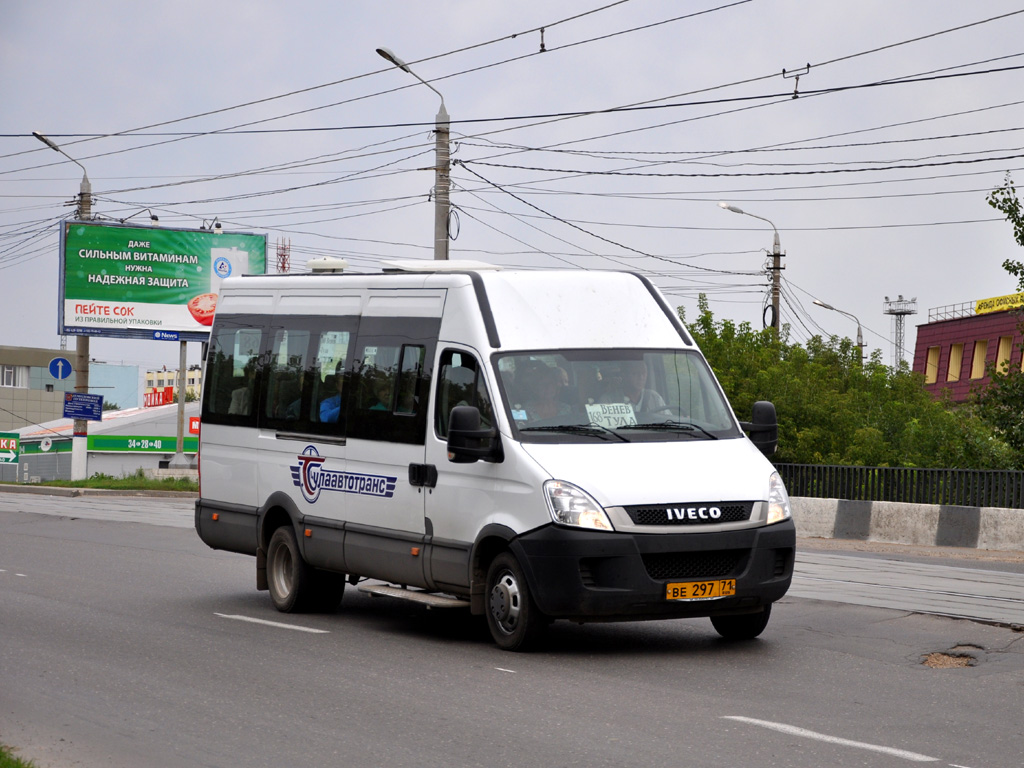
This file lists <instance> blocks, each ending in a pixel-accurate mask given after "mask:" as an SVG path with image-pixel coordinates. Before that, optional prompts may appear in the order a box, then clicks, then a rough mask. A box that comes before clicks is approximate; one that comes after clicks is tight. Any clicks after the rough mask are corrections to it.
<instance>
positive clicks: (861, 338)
mask: <svg viewBox="0 0 1024 768" xmlns="http://www.w3.org/2000/svg"><path fill="white" fill-rule="evenodd" d="M814 303H815V304H817V305H818V306H819V307H823V308H825V309H831V310H832V311H833V312H838V313H839V314H840V315H846V316H847V317H849V318H852V319H853V322H855V323H856V324H857V348H858V349H859V350H860V364H861V365H864V333H863V331H861V327H860V320H858V319H857V317H856V315H853V314H851V313H850V312H844V311H843V310H841V309H839V308H838V307H833V306H832V305H831V304H826V303H825V302H824V301H819V300H818V299H815V300H814Z"/></svg>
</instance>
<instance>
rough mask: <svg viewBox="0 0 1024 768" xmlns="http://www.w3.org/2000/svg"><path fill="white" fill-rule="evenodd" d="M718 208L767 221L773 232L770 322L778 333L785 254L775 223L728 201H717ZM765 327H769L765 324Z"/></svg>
mask: <svg viewBox="0 0 1024 768" xmlns="http://www.w3.org/2000/svg"><path fill="white" fill-rule="evenodd" d="M718 207H719V208H724V209H725V210H727V211H731V212H732V213H742V214H743V215H744V216H751V217H753V218H755V219H760V220H761V221H767V222H768V225H769V226H770V227H771V228H772V232H774V233H775V239H774V240H773V242H772V265H771V267H769V269H771V271H772V322H771V327H772V328H774V329H775V334H776V335H778V333H779V294H780V292H781V290H780V289H781V284H782V270H783V269H785V267H783V266H782V257H783V256H784V255H785V254H784V253H783V252H782V247H781V245H780V244H779V230H777V229H776V228H775V225H774V224H772V223H771V221H769V220H768V219H766V218H765V217H764V216H758V215H757V214H756V213H748V212H747V211H744V210H743V209H742V208H737V207H736V206H735V205H729V203H719V204H718ZM765 327H766V328H767V327H769V326H768V324H767V323H766V324H765Z"/></svg>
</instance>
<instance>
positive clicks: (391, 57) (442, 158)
mask: <svg viewBox="0 0 1024 768" xmlns="http://www.w3.org/2000/svg"><path fill="white" fill-rule="evenodd" d="M377 53H378V54H380V55H381V56H382V57H383V58H385V59H387V60H388V61H390V62H391V63H392V64H394V65H395V66H396V67H398V68H399V69H400V70H402V71H403V72H408V73H409V74H410V75H412V76H413V77H415V78H416V79H417V80H419V81H420V82H421V83H423V84H424V85H425V86H427V88H429V89H430V90H432V91H433V92H434V93H436V94H437V95H438V97H440V99H441V107H440V109H438V110H437V117H436V118H435V119H434V136H435V141H434V154H435V161H434V174H435V176H434V259H435V260H438V261H445V260H447V259H448V214H449V210H450V208H451V199H450V197H449V189H450V187H451V179H450V177H449V169H450V167H451V151H450V149H449V146H448V136H449V133H448V122H449V118H448V111H447V110H446V109H445V108H444V96H442V95H441V92H440V91H439V90H437V88H435V87H434V86H432V85H431V84H430V83H428V82H427V81H426V80H424V79H423V78H422V77H420V76H419V75H417V74H416V73H415V72H413V71H412V70H411V69H410V68H409V65H408V64H406V63H405V62H404V61H402V60H401V59H400V58H398V57H397V56H396V55H395V54H394V53H393V52H392V51H390V50H389V49H387V48H378V49H377Z"/></svg>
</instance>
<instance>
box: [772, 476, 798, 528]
mask: <svg viewBox="0 0 1024 768" xmlns="http://www.w3.org/2000/svg"><path fill="white" fill-rule="evenodd" d="M792 516H793V509H792V507H790V506H789V494H788V493H786V484H785V483H783V482H782V478H781V477H779V473H778V472H773V473H772V476H771V477H770V478H769V479H768V525H771V524H772V523H781V522H782V521H783V520H789V518H791V517H792Z"/></svg>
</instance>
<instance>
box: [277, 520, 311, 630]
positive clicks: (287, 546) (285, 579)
mask: <svg viewBox="0 0 1024 768" xmlns="http://www.w3.org/2000/svg"><path fill="white" fill-rule="evenodd" d="M314 578H315V573H314V571H313V569H311V568H310V567H309V566H308V565H306V561H305V560H303V559H302V554H301V553H300V552H299V544H298V542H297V541H296V539H295V531H294V530H292V527H291V526H290V525H285V526H282V527H280V528H278V529H277V530H276V531H274V535H273V536H271V537H270V545H269V546H268V547H267V585H268V586H269V587H270V598H271V600H273V601H274V607H276V608H277V610H279V611H282V612H283V613H295V612H297V611H302V610H304V609H305V607H306V606H305V604H306V603H307V602H308V601H309V598H310V595H311V591H312V589H313V582H314Z"/></svg>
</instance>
